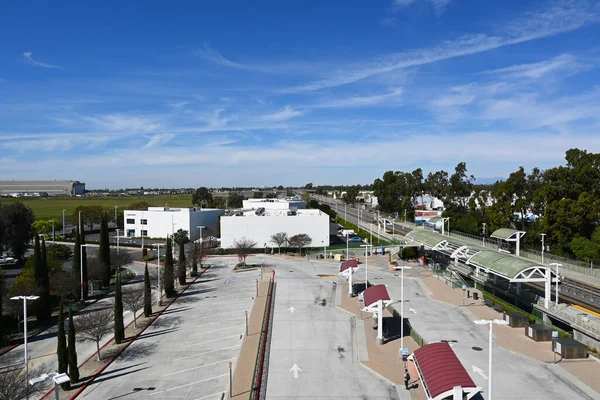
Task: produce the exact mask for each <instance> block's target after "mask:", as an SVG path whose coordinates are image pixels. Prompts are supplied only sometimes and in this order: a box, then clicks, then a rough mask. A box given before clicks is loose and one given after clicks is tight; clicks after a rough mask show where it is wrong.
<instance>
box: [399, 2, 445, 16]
mask: <svg viewBox="0 0 600 400" xmlns="http://www.w3.org/2000/svg"><path fill="white" fill-rule="evenodd" d="M450 2H451V0H394V1H393V3H392V11H393V12H398V11H399V10H401V9H404V8H407V7H409V6H411V5H413V4H417V3H427V4H429V5H430V6H431V7H432V8H433V11H434V12H435V15H437V16H438V17H439V16H440V15H442V13H443V12H444V11H445V10H446V7H448V5H449V4H450Z"/></svg>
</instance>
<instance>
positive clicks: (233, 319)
mask: <svg viewBox="0 0 600 400" xmlns="http://www.w3.org/2000/svg"><path fill="white" fill-rule="evenodd" d="M237 312H239V313H241V311H237ZM244 318H245V317H244ZM244 318H230V319H227V320H225V321H217V322H211V323H208V324H198V325H196V328H197V327H199V326H209V325H216V324H224V323H225V322H227V321H236V320H238V319H244Z"/></svg>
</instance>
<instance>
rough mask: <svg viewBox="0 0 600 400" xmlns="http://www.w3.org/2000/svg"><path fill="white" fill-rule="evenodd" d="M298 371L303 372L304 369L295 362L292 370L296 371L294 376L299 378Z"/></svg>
mask: <svg viewBox="0 0 600 400" xmlns="http://www.w3.org/2000/svg"><path fill="white" fill-rule="evenodd" d="M298 371H300V372H302V370H301V369H300V367H299V366H298V364H294V366H293V367H292V368H290V372H293V373H294V378H295V379H298Z"/></svg>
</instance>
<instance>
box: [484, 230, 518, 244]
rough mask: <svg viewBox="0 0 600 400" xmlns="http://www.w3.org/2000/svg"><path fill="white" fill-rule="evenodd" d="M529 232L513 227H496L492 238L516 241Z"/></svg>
mask: <svg viewBox="0 0 600 400" xmlns="http://www.w3.org/2000/svg"><path fill="white" fill-rule="evenodd" d="M526 233H527V232H525V231H519V230H516V229H511V228H500V229H496V230H495V231H494V232H493V233H492V234H491V235H490V237H491V238H495V239H502V240H506V241H507V242H516V241H517V240H519V239H520V238H522V237H523V236H524V235H525V234H526Z"/></svg>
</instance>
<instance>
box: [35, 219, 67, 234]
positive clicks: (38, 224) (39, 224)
mask: <svg viewBox="0 0 600 400" xmlns="http://www.w3.org/2000/svg"><path fill="white" fill-rule="evenodd" d="M52 221H54V232H55V233H56V232H58V231H60V230H61V229H62V222H61V221H59V220H58V219H56V218H52V219H38V220H36V221H34V222H33V224H32V225H31V227H32V229H33V231H34V232H35V233H36V234H38V235H40V234H44V233H51V232H52Z"/></svg>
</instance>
